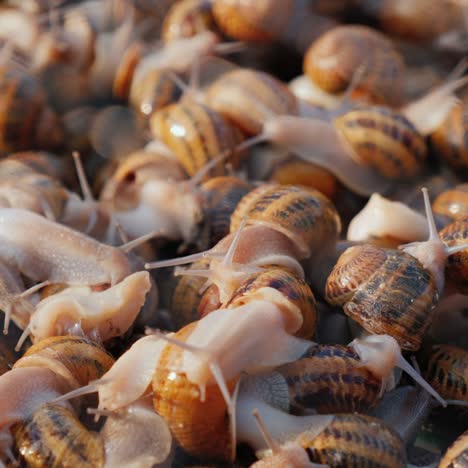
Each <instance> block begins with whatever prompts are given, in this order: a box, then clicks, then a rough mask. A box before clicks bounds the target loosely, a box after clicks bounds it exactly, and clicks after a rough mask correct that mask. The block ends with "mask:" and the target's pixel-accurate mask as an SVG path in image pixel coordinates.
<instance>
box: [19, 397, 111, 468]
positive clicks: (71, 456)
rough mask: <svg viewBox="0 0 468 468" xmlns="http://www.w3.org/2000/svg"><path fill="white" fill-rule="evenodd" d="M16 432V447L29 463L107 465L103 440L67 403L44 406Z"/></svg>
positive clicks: (34, 465)
mask: <svg viewBox="0 0 468 468" xmlns="http://www.w3.org/2000/svg"><path fill="white" fill-rule="evenodd" d="M13 432H14V436H15V440H16V446H17V449H18V451H19V453H20V454H21V456H22V458H24V460H25V461H26V463H27V464H28V466H32V467H36V468H39V467H43V468H45V467H49V466H54V467H58V466H82V467H85V466H89V467H102V466H104V458H105V455H104V445H103V442H102V440H101V439H100V438H99V436H98V435H97V434H95V433H93V432H90V431H88V430H87V429H86V428H85V427H84V426H83V425H82V424H81V423H80V421H79V420H78V418H77V416H76V415H75V414H74V412H73V411H72V410H70V409H68V408H66V407H63V406H59V405H50V404H47V405H44V406H41V407H40V408H39V409H37V410H36V411H35V412H34V413H33V415H32V416H31V418H29V420H27V421H25V422H24V423H21V424H18V425H16V426H15V427H14V428H13Z"/></svg>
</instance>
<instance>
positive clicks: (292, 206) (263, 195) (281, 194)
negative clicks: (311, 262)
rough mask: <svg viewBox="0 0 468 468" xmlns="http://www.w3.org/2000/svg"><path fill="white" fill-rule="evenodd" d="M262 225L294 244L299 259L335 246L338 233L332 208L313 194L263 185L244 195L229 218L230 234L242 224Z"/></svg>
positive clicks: (312, 192)
mask: <svg viewBox="0 0 468 468" xmlns="http://www.w3.org/2000/svg"><path fill="white" fill-rule="evenodd" d="M244 218H246V219H247V225H249V224H263V225H265V226H268V227H270V228H272V229H274V230H276V231H279V232H281V233H282V234H284V235H285V236H286V237H288V238H289V239H290V240H292V241H293V242H294V244H295V245H296V247H297V248H298V249H299V251H300V253H301V255H302V258H306V257H309V256H310V255H311V253H312V252H313V251H314V250H315V249H316V248H319V247H320V248H323V246H324V245H326V244H328V243H330V242H335V240H336V239H337V237H338V234H339V232H340V229H341V223H340V218H339V216H338V213H337V212H336V210H335V208H334V206H333V204H332V203H331V202H330V200H328V198H326V197H325V196H324V195H322V194H321V193H320V192H318V191H317V190H313V189H305V188H300V187H294V186H282V185H275V184H265V185H262V186H260V187H258V188H256V189H255V190H252V191H251V192H250V193H248V194H247V195H246V196H245V197H244V198H243V199H242V200H241V201H240V203H239V205H238V206H237V208H236V210H235V211H234V213H233V214H232V218H231V232H234V231H236V230H237V229H238V227H239V226H240V223H241V222H242V220H243V219H244Z"/></svg>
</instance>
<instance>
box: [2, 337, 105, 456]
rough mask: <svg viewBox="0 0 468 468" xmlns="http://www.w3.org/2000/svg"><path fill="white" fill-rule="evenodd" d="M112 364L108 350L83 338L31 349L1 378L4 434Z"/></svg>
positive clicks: (51, 341) (55, 339) (49, 342)
mask: <svg viewBox="0 0 468 468" xmlns="http://www.w3.org/2000/svg"><path fill="white" fill-rule="evenodd" d="M112 363H113V359H112V357H111V356H110V355H109V354H107V352H106V351H104V350H103V349H102V348H101V347H99V346H98V345H96V344H95V343H93V342H91V341H89V340H87V339H84V338H78V337H52V338H49V339H47V340H43V341H41V342H39V343H37V344H36V345H34V346H32V347H31V348H30V349H29V350H28V351H27V352H26V353H25V354H24V356H23V357H22V358H21V359H19V360H18V361H17V362H16V363H15V366H14V368H13V369H12V370H11V371H9V372H7V373H5V374H3V375H2V376H1V378H0V393H1V394H2V395H3V397H2V398H1V401H2V403H1V407H2V410H1V417H0V430H1V432H2V435H3V434H7V435H8V434H9V428H10V427H11V426H12V425H13V424H14V423H16V422H21V421H24V420H26V419H27V418H29V417H30V416H31V415H32V414H33V412H34V411H35V410H36V409H37V408H39V407H40V406H42V405H43V404H44V403H47V402H49V401H51V400H53V399H54V398H56V397H57V396H59V395H61V394H64V393H66V392H67V391H69V390H70V389H73V388H77V387H79V386H80V385H83V384H86V383H88V382H89V381H90V380H93V379H96V378H99V377H101V375H102V374H103V373H104V372H106V370H108V369H109V368H110V367H111V365H112ZM68 407H69V406H68ZM10 441H11V440H10ZM2 448H3V447H2ZM4 453H5V450H4ZM7 453H8V451H7Z"/></svg>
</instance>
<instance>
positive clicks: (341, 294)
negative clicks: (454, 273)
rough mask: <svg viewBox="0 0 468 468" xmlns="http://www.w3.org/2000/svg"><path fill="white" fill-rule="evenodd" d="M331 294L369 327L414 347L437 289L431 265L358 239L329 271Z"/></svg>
mask: <svg viewBox="0 0 468 468" xmlns="http://www.w3.org/2000/svg"><path fill="white" fill-rule="evenodd" d="M326 299H327V301H328V302H329V303H330V304H333V305H338V306H342V307H343V311H344V312H345V314H346V315H348V316H349V317H351V318H352V319H353V320H355V321H356V322H358V323H359V324H360V325H361V326H362V327H364V328H365V329H366V330H367V331H368V332H369V333H373V334H377V335H382V334H387V335H391V336H393V337H394V338H395V339H396V340H397V341H398V344H399V345H400V346H401V347H402V348H403V349H407V350H412V351H415V350H417V349H418V348H419V347H420V345H421V340H422V338H423V336H424V334H425V332H426V330H427V328H428V327H429V325H430V323H431V320H432V315H433V311H434V307H435V305H436V303H437V300H438V293H437V289H436V285H435V282H434V279H433V278H432V276H431V274H430V273H429V271H428V270H426V269H425V268H424V267H423V266H422V265H421V263H420V262H419V261H418V260H417V259H416V258H414V257H412V256H411V255H409V254H407V253H404V252H402V251H399V250H393V249H382V248H379V247H375V246H372V245H357V246H354V247H350V248H349V249H347V250H346V251H345V252H344V253H343V254H342V255H341V257H340V258H339V260H338V263H337V264H336V265H335V267H334V269H333V271H332V272H331V274H330V276H329V277H328V280H327V284H326Z"/></svg>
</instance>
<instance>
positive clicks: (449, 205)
mask: <svg viewBox="0 0 468 468" xmlns="http://www.w3.org/2000/svg"><path fill="white" fill-rule="evenodd" d="M432 210H433V211H434V213H435V214H438V215H441V216H448V217H449V218H452V219H454V220H455V219H463V218H466V217H468V184H460V185H457V186H455V187H453V188H451V189H449V190H446V191H444V192H442V193H441V194H440V195H439V196H438V197H437V198H436V199H435V200H434V203H433V204H432Z"/></svg>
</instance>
